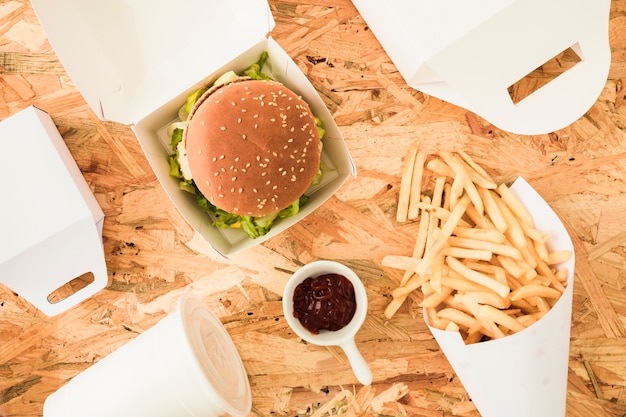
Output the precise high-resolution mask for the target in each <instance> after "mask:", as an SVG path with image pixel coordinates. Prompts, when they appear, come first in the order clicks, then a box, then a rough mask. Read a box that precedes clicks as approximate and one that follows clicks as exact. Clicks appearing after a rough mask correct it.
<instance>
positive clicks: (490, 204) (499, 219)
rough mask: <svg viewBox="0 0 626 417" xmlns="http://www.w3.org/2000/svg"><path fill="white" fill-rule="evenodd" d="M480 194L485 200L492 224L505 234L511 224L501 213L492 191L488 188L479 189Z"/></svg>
mask: <svg viewBox="0 0 626 417" xmlns="http://www.w3.org/2000/svg"><path fill="white" fill-rule="evenodd" d="M478 193H479V194H480V197H481V198H482V199H483V202H484V206H485V211H486V212H487V215H488V216H489V218H490V219H491V222H492V223H493V225H494V226H495V228H496V230H498V231H500V232H502V233H504V232H505V231H506V230H507V229H508V227H509V224H508V223H507V221H506V219H505V218H504V215H503V214H502V211H500V208H499V207H498V204H496V201H495V199H494V198H493V195H492V194H491V191H489V189H487V188H483V187H478Z"/></svg>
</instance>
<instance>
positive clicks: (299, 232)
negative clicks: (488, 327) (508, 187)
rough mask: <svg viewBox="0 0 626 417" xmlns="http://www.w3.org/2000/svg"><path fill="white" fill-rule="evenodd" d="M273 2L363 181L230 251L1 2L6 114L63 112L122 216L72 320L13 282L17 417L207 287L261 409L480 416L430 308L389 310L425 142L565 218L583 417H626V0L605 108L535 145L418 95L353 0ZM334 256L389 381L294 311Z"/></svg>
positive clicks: (62, 121)
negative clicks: (201, 228)
mask: <svg viewBox="0 0 626 417" xmlns="http://www.w3.org/2000/svg"><path fill="white" fill-rule="evenodd" d="M270 5H271V8H272V11H273V13H274V16H275V20H276V27H275V29H274V31H273V33H272V36H273V37H274V38H275V39H276V40H277V42H278V43H279V44H280V45H281V46H282V47H283V49H285V51H287V53H289V54H290V55H291V56H292V57H293V59H294V60H295V61H296V63H297V64H298V65H299V67H300V68H301V69H302V70H303V71H304V73H305V74H306V75H307V76H308V77H309V79H310V80H311V82H312V83H313V85H314V86H315V87H316V88H317V90H318V91H319V92H320V95H321V96H322V98H323V99H324V101H325V102H326V104H327V106H328V108H329V109H330V110H331V112H332V113H333V114H334V117H335V119H336V121H337V124H338V125H339V127H340V129H341V131H342V133H343V136H344V138H345V141H346V144H347V146H348V148H349V150H350V152H351V155H352V157H353V159H354V162H355V164H356V166H357V169H358V175H357V177H355V178H350V179H348V180H347V182H346V183H345V184H344V185H343V186H342V188H341V189H340V190H339V191H338V192H337V193H336V195H335V196H333V197H332V198H331V199H330V200H329V201H327V202H326V203H325V204H324V205H323V206H322V207H320V208H319V209H318V210H316V211H315V212H314V213H313V214H311V215H310V216H308V217H307V218H306V219H305V220H304V221H302V222H300V223H299V224H297V225H295V226H293V227H291V228H290V229H288V230H287V231H285V232H284V233H282V234H280V235H278V236H277V237H275V238H272V239H271V240H269V241H267V242H266V243H264V244H263V245H261V246H258V247H256V248H254V249H251V250H248V251H246V252H244V253H241V254H238V255H235V256H232V257H231V258H230V259H228V260H225V259H223V258H221V257H220V256H218V255H216V254H215V253H214V251H213V250H212V249H211V248H210V246H209V245H208V244H207V243H206V242H205V241H203V239H202V238H201V237H199V236H198V235H196V234H195V233H194V231H193V229H192V228H191V227H190V226H189V225H188V224H187V223H186V222H185V221H184V220H183V218H182V217H181V215H180V214H179V213H178V212H177V210H176V208H175V207H174V206H173V205H172V203H171V202H170V201H169V199H168V198H167V196H166V195H165V193H164V191H163V189H162V188H161V186H160V184H159V182H158V181H157V179H156V177H155V175H154V173H153V172H152V170H151V168H150V167H149V165H148V163H147V160H146V158H145V157H144V155H143V153H142V151H141V149H140V147H139V144H138V142H137V140H136V138H135V137H134V135H133V133H132V132H131V130H130V128H129V127H128V126H124V125H119V124H116V123H111V122H103V121H100V120H98V118H97V117H96V116H95V115H94V113H93V112H92V110H91V109H90V108H89V106H88V105H87V104H86V102H85V100H84V99H83V97H82V96H81V95H80V93H79V92H78V90H77V89H76V87H75V86H74V84H73V83H72V80H71V79H70V78H69V77H68V76H67V74H66V73H65V71H64V68H63V66H62V65H61V63H60V62H59V60H58V59H57V57H56V55H55V53H54V51H53V50H52V48H51V46H50V44H49V42H48V40H47V38H46V36H45V34H44V33H43V31H42V29H41V27H40V25H39V22H38V21H37V18H36V16H35V14H34V12H33V10H32V8H31V6H30V3H29V2H28V1H26V0H4V1H0V119H5V118H7V117H9V116H11V115H13V114H15V113H17V112H19V111H20V110H22V109H24V108H25V107H27V106H29V105H31V104H32V105H36V106H38V107H40V108H41V109H43V110H45V111H47V112H48V113H49V114H50V115H51V117H52V118H53V120H54V122H55V124H56V125H57V127H58V129H59V131H60V132H61V134H62V136H63V138H64V140H65V141H66V143H67V146H68V147H69V149H70V151H71V153H72V155H73V156H74V158H75V159H76V161H77V163H78V165H79V167H80V169H81V171H82V172H83V174H84V176H85V178H86V180H87V182H88V183H89V184H90V186H91V189H92V191H93V193H94V194H95V196H96V198H97V200H98V202H99V204H100V205H101V207H102V209H103V210H104V212H105V215H106V219H105V222H104V231H103V242H104V251H105V254H106V261H107V266H108V271H109V284H108V286H107V287H106V288H105V289H104V290H102V291H101V292H99V293H98V294H96V295H95V296H93V297H91V298H89V299H88V300H86V301H85V302H83V303H81V304H80V305H78V306H77V307H75V308H72V309H70V310H69V311H67V312H64V313H62V314H60V315H58V316H56V317H54V318H50V317H46V316H45V315H44V314H42V313H41V312H39V311H37V310H36V309H35V308H34V307H33V306H31V305H30V304H29V303H27V302H26V301H25V300H24V299H22V298H20V297H19V296H17V295H16V294H14V293H13V291H11V290H10V289H8V288H6V287H3V286H0V415H2V413H4V414H6V415H8V416H11V417H18V416H22V417H25V416H29V417H30V416H41V415H42V408H43V403H44V400H45V399H46V397H47V396H48V395H49V394H51V393H52V392H54V391H55V390H57V389H58V388H59V387H61V386H62V385H63V384H64V383H66V382H67V381H68V380H69V379H71V378H72V377H74V376H75V375H77V374H78V373H80V372H81V371H83V370H85V369H87V368H88V367H89V366H91V365H92V364H94V363H96V362H97V361H99V360H100V359H102V358H103V357H105V356H107V355H108V354H110V353H111V352H113V351H114V350H115V349H117V348H118V347H120V346H122V345H123V344H124V343H126V342H128V341H129V340H131V339H133V338H135V337H136V336H137V335H138V334H140V333H141V332H143V331H145V330H146V329H149V328H150V327H151V326H153V325H154V324H155V323H157V322H158V321H159V320H160V319H161V318H163V317H164V316H165V315H166V314H167V312H168V311H171V309H172V305H173V301H174V300H175V299H176V298H178V297H179V296H180V295H181V294H182V293H185V292H187V291H192V292H193V293H195V294H197V295H198V296H200V297H202V299H203V300H204V301H205V302H206V303H207V305H209V306H210V307H211V308H212V309H213V311H215V313H216V314H217V315H218V316H219V317H220V319H221V320H222V322H223V323H224V324H225V326H226V328H227V329H228V331H229V333H230V335H231V337H232V339H233V341H234V343H235V345H236V346H237V348H238V350H239V353H240V355H241V357H242V359H243V361H244V364H245V367H246V370H247V373H248V375H249V380H250V384H251V387H252V395H253V412H252V415H257V416H269V415H280V416H283V415H284V416H295V415H311V414H312V413H313V412H314V411H315V410H317V409H318V408H319V407H322V406H326V407H332V406H334V405H335V404H339V403H337V402H336V400H337V399H341V398H344V399H346V398H351V397H355V398H353V401H352V402H351V403H350V405H349V407H348V411H346V412H350V413H353V414H352V415H382V414H384V415H417V416H467V417H470V416H471V417H475V416H479V415H480V414H479V413H478V411H477V410H476V408H475V406H474V404H473V403H472V402H471V401H470V400H469V399H468V395H467V393H466V392H465V390H464V388H463V386H462V385H461V383H460V382H459V380H458V378H457V377H456V376H455V374H454V372H453V370H452V369H451V367H450V365H449V364H448V362H447V361H446V359H445V357H444V356H443V354H442V352H441V351H440V350H439V349H438V346H437V344H436V342H435V341H434V339H433V337H432V336H431V334H430V332H429V331H428V329H427V327H426V326H425V324H424V322H423V320H422V316H421V311H420V309H419V308H418V307H417V302H416V300H417V299H411V300H409V302H407V303H406V304H405V305H404V306H403V307H402V308H401V309H400V311H399V312H398V314H397V315H396V316H395V317H393V318H392V319H391V320H389V321H387V320H385V319H384V317H383V315H382V312H383V310H384V308H385V307H386V305H387V304H388V302H389V301H390V295H389V294H390V291H391V290H392V289H393V288H395V286H396V282H397V280H398V273H397V271H393V270H390V269H388V268H384V267H381V264H380V262H381V259H382V257H383V256H384V255H385V254H388V253H405V254H408V253H410V252H411V245H412V239H413V236H412V231H413V230H414V228H412V227H408V226H407V225H402V224H399V223H397V222H396V221H395V212H396V200H397V196H398V188H399V183H400V171H401V166H402V160H403V157H404V155H405V153H406V152H407V150H408V147H409V145H410V144H411V143H412V142H413V141H415V140H416V139H418V138H419V140H420V141H421V143H422V146H423V147H424V149H427V150H430V151H436V150H437V149H464V150H465V151H467V152H468V153H469V154H470V155H472V156H473V157H474V158H475V160H476V161H478V162H479V163H480V164H482V166H483V167H484V168H485V169H487V170H488V171H489V173H490V174H492V175H493V177H494V178H495V179H496V180H497V181H510V180H512V179H514V178H515V177H516V176H518V175H522V176H523V177H525V178H526V179H527V180H528V181H529V182H530V184H531V185H533V186H534V187H535V189H536V190H537V191H538V192H539V193H540V194H541V195H542V196H543V197H544V198H545V199H546V200H547V201H548V202H549V203H550V204H551V206H552V207H553V208H555V210H556V211H557V212H558V213H559V214H560V216H561V217H562V219H563V221H564V223H565V224H566V225H567V226H568V227H569V230H570V231H571V237H572V239H573V241H574V245H575V248H576V256H577V266H576V278H575V287H574V304H573V314H572V332H571V348H570V353H569V355H570V356H569V378H568V393H567V415H568V416H571V417H579V416H580V417H588V416H590V415H594V416H597V417H600V416H624V415H626V355H625V353H624V352H626V337H625V336H626V292H625V291H623V289H624V287H625V286H626V210H625V209H624V208H626V88H625V86H624V82H625V81H626V67H625V65H626V0H614V1H612V5H611V21H610V43H611V48H612V65H611V68H610V73H609V77H608V80H607V82H606V87H605V88H604V90H603V91H602V93H601V95H600V97H599V98H598V100H597V102H596V103H595V104H594V105H593V107H592V108H591V109H589V111H588V112H587V113H586V114H585V115H584V116H583V117H582V118H580V119H579V120H578V121H576V122H575V123H573V124H572V125H570V126H568V127H567V128H565V129H562V130H559V131H557V132H553V133H550V134H545V135H535V136H523V135H516V134H511V133H507V132H504V131H501V130H499V129H497V128H495V127H493V126H491V125H489V123H487V122H485V121H484V120H482V119H481V118H479V117H477V116H476V115H474V114H472V113H469V112H467V111H466V110H464V109H461V108H458V107H456V106H453V105H451V104H448V103H445V102H442V101H440V100H438V99H436V98H434V97H429V96H426V95H424V94H423V93H421V92H418V91H416V90H414V89H412V88H409V87H407V85H406V84H405V82H404V81H403V79H402V77H401V76H400V74H399V73H398V71H397V70H396V68H395V66H394V65H393V63H392V62H391V61H390V59H389V57H388V56H387V55H386V54H385V52H384V51H383V49H382V48H381V46H380V44H379V43H378V42H377V40H376V38H375V37H374V35H373V34H372V32H371V31H370V30H369V29H368V26H367V25H366V24H365V23H364V21H363V19H362V18H361V17H360V16H359V14H358V13H357V11H356V10H355V8H354V6H353V5H352V3H351V2H350V1H348V0H333V1H328V0H308V1H295V0H272V1H270ZM476 59H493V57H489V56H484V57H483V56H477V57H476ZM496 59H497V58H496ZM554 72H558V68H549V67H547V68H543V71H540V72H538V73H537V74H536V77H537V78H536V79H537V80H540V79H541V78H542V77H548V76H551V73H554ZM1 139H2V140H6V139H7V138H1ZM8 157H10V155H3V158H8ZM0 163H1V162H0ZM35 196H36V190H35ZM2 204H4V202H2ZM0 210H1V209H0ZM43 210H44V211H45V205H44V207H43ZM6 238H9V237H7V236H2V237H0V239H6ZM316 259H333V260H337V261H340V262H343V263H345V264H346V265H348V266H350V267H352V268H353V269H354V270H355V271H357V272H358V273H359V274H360V276H361V278H362V279H363V281H364V282H365V284H366V286H367V290H368V297H369V311H368V316H367V319H366V321H365V324H364V326H363V328H362V329H361V331H360V332H359V333H358V335H357V344H358V346H359V348H360V349H361V350H362V352H363V355H364V357H365V359H366V360H367V362H368V363H369V364H370V366H371V369H372V372H373V377H374V382H373V384H372V385H371V386H369V387H362V386H361V385H359V384H358V382H357V380H356V378H355V376H354V375H353V373H352V371H351V369H350V367H349V364H348V362H347V361H346V358H345V357H344V355H343V354H342V352H341V351H340V350H338V349H336V348H323V347H315V346H311V345H308V344H305V343H303V342H302V341H301V340H300V339H299V338H298V337H297V336H295V335H294V334H293V333H292V332H291V331H290V330H289V328H288V326H287V324H286V322H285V320H284V317H283V315H282V309H281V296H280V294H281V292H282V288H283V286H284V284H285V282H286V280H287V279H288V277H289V275H290V272H291V271H294V270H296V269H297V268H299V267H300V266H301V265H303V264H305V263H307V262H310V261H312V260H316ZM531 400H532V399H529V401H531ZM383 403H384V404H385V405H384V407H383V406H382V405H381V404H383ZM335 411H336V410H335ZM344 411H345V410H344ZM362 413H365V414H362ZM403 413H404V414H403Z"/></svg>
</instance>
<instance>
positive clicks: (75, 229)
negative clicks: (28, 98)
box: [0, 106, 108, 316]
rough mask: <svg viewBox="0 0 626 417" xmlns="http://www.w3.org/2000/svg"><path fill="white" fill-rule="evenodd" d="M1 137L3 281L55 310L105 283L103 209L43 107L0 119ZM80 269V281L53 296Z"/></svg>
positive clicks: (0, 256) (0, 252) (0, 264)
mask: <svg viewBox="0 0 626 417" xmlns="http://www.w3.org/2000/svg"><path fill="white" fill-rule="evenodd" d="M0 141H1V142H2V147H3V149H4V151H5V152H6V154H7V155H9V157H7V158H5V160H4V161H3V163H2V164H1V165H0V172H1V175H0V190H2V194H3V200H2V204H0V213H1V215H0V236H2V237H1V238H0V282H1V283H2V284H4V285H6V286H7V287H8V288H10V289H11V290H13V291H15V292H16V293H17V294H19V295H20V296H21V297H23V298H24V299H25V300H27V301H28V302H30V303H31V304H33V305H34V306H35V307H37V308H38V309H39V310H41V311H42V312H43V313H45V314H47V315H48V316H54V315H57V314H59V313H61V312H63V311H65V310H67V309H69V308H71V307H73V306H74V305H76V304H78V303H79V302H81V301H83V300H84V299H86V298H88V297H90V296H91V295H93V294H95V293H96V292H98V291H99V290H101V289H102V288H104V287H105V286H106V285H107V282H108V275H107V268H106V262H105V258H104V251H103V247H102V225H103V222H104V213H103V212H102V209H101V208H100V206H99V205H98V202H97V201H96V198H95V197H94V195H93V194H92V192H91V190H90V188H89V185H88V184H87V182H86V181H85V178H84V177H83V175H82V173H81V172H80V169H79V168H78V166H77V165H76V161H75V160H74V159H73V158H72V155H71V154H70V151H69V149H68V148H67V146H66V145H65V142H64V141H63V138H62V137H61V135H60V134H59V131H58V130H57V128H56V126H55V125H54V122H53V121H52V119H51V118H50V116H49V115H48V113H46V112H44V111H42V110H40V109H38V108H35V107H33V106H30V107H27V108H26V109H24V110H22V111H20V112H19V113H17V114H14V115H13V116H11V117H9V118H7V119H5V120H3V121H2V123H0ZM89 273H90V274H92V276H91V278H93V279H92V280H89V279H87V278H86V277H87V276H88V275H85V274H89ZM82 275H85V281H84V282H85V283H86V285H85V286H84V287H82V288H81V289H78V290H77V291H74V292H71V291H67V292H65V293H64V296H65V297H64V298H63V297H61V296H59V297H56V298H55V297H54V293H55V291H56V290H58V289H60V288H61V287H63V286H64V285H65V284H68V283H70V282H71V281H72V280H74V279H75V278H78V277H80V276H82Z"/></svg>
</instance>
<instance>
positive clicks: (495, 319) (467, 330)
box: [382, 143, 572, 344]
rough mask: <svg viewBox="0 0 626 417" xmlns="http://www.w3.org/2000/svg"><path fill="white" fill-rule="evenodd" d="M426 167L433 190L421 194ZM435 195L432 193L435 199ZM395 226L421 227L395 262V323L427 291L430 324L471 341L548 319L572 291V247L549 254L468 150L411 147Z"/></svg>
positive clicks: (526, 217) (528, 220) (524, 215)
mask: <svg viewBox="0 0 626 417" xmlns="http://www.w3.org/2000/svg"><path fill="white" fill-rule="evenodd" d="M425 170H430V172H431V173H432V179H433V180H434V187H432V188H433V189H432V190H427V191H426V190H423V189H422V187H423V185H422V183H423V177H424V174H425V172H426V171H425ZM431 191H432V192H431ZM397 220H398V221H399V222H407V221H415V222H418V231H417V237H416V241H415V245H414V247H413V252H412V255H411V256H399V255H388V256H385V257H384V258H383V259H382V265H383V266H386V267H391V268H396V269H401V270H404V271H405V272H404V275H403V277H402V280H401V282H400V283H399V286H398V287H397V288H395V289H394V290H393V291H392V293H391V294H392V297H393V298H392V301H391V302H390V303H389V305H388V306H387V308H386V309H385V313H384V314H385V317H387V318H391V317H393V315H394V314H395V313H396V312H397V310H398V309H399V308H400V306H401V305H402V304H403V303H404V301H405V300H406V299H407V297H408V296H409V295H410V294H411V293H412V292H413V291H416V290H421V292H422V294H423V299H422V301H421V303H420V304H419V305H420V306H421V307H423V308H424V311H425V312H426V314H427V317H428V321H429V323H430V325H431V326H432V327H435V328H438V329H442V330H450V331H458V332H460V334H461V336H462V337H463V340H464V341H465V343H467V344H469V343H476V342H480V341H485V340H491V339H497V338H501V337H504V336H507V335H509V334H513V333H516V332H519V331H521V330H523V329H525V328H527V327H528V326H530V325H531V324H533V323H534V322H536V321H537V320H539V319H540V318H541V317H542V316H543V315H544V314H546V313H547V312H548V311H549V310H550V308H551V307H552V306H553V305H554V304H555V303H556V302H557V301H558V299H559V298H560V296H561V294H562V293H563V291H564V290H565V286H566V285H567V276H568V271H567V269H566V268H560V269H558V270H557V269H555V266H556V265H558V264H561V263H563V262H565V261H567V260H568V259H570V258H571V256H572V253H571V251H569V250H561V251H552V252H551V251H550V250H549V249H548V246H547V244H546V241H547V238H548V236H547V234H546V233H544V232H541V231H540V230H537V229H536V228H535V224H534V221H533V219H532V217H531V216H530V214H529V212H528V211H527V210H526V208H525V206H524V205H523V204H522V203H521V202H520V201H519V200H518V199H517V198H516V197H515V195H514V194H513V193H512V192H511V190H510V189H509V188H508V186H507V185H506V184H499V185H498V184H496V183H495V181H494V180H493V179H492V178H491V177H490V175H489V174H488V173H487V172H486V171H485V170H484V169H483V168H482V167H480V166H479V165H478V164H476V163H475V162H474V161H473V160H472V158H471V157H470V156H469V155H468V154H467V153H465V152H463V151H459V152H448V151H441V152H438V153H437V154H427V153H425V152H423V151H420V150H419V144H418V143H415V144H413V145H412V146H411V148H410V150H409V153H408V154H407V156H406V158H405V161H404V166H403V170H402V179H401V185H400V192H399V197H398V209H397Z"/></svg>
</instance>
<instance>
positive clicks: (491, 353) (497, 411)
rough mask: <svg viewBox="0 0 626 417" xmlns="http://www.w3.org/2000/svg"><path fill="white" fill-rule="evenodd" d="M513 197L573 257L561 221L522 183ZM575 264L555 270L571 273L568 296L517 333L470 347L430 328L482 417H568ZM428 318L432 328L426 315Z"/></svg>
mask: <svg viewBox="0 0 626 417" xmlns="http://www.w3.org/2000/svg"><path fill="white" fill-rule="evenodd" d="M511 191H512V192H513V194H515V196H516V197H517V198H518V199H519V200H520V201H521V202H522V204H524V206H525V207H526V208H527V209H528V211H529V212H530V214H531V216H532V218H533V220H534V222H535V226H536V228H537V230H540V231H542V232H545V233H547V234H548V240H547V242H546V243H547V245H548V249H550V250H551V251H557V250H570V251H571V252H572V254H574V247H573V245H572V240H571V238H570V236H569V234H568V233H567V230H566V229H565V226H564V225H563V223H562V222H561V220H560V219H559V217H558V216H557V215H556V213H554V211H553V210H552V209H551V208H550V206H549V205H548V204H547V203H546V202H545V200H543V199H542V198H541V196H540V195H539V194H538V193H537V192H536V191H535V190H534V189H533V188H532V187H531V186H530V185H529V184H528V183H527V182H526V181H525V180H524V179H523V178H521V177H520V178H518V179H517V180H516V181H515V182H514V183H513V185H512V186H511ZM574 264H575V257H574V256H572V257H571V258H570V259H569V260H568V261H567V262H564V263H563V264H562V265H557V266H556V268H557V269H561V268H567V273H568V274H567V285H566V287H565V291H564V292H563V294H562V295H561V297H560V298H559V300H558V301H557V302H556V304H555V305H554V306H553V307H552V308H551V309H550V311H548V312H547V313H546V314H545V315H544V316H543V317H542V318H541V319H539V320H538V321H537V322H536V323H534V324H532V325H530V326H528V327H527V328H526V329H524V330H522V331H520V332H518V333H515V334H513V335H510V336H506V337H503V338H500V339H494V340H490V341H486V342H479V343H474V344H470V345H466V344H465V343H464V342H463V340H462V339H461V336H460V335H459V333H458V332H452V331H445V330H439V329H435V328H433V327H430V325H429V328H430V331H431V332H432V334H433V336H434V337H435V339H436V340H437V343H438V344H439V347H440V348H441V350H442V351H443V353H444V354H445V355H446V358H447V359H448V361H449V362H450V365H451V366H452V368H453V369H454V371H455V373H456V374H457V376H458V377H459V380H460V381H461V383H462V384H463V386H464V387H465V389H466V391H467V392H468V394H469V395H470V397H471V399H472V401H473V402H474V404H476V408H477V409H478V411H479V412H480V415H481V416H482V417H502V416H508V417H528V416H533V417H565V410H566V408H565V406H566V397H567V375H568V364H569V342H570V327H571V316H572V299H573V294H574ZM424 318H425V319H426V323H427V324H428V319H427V315H426V313H425V312H424Z"/></svg>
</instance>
